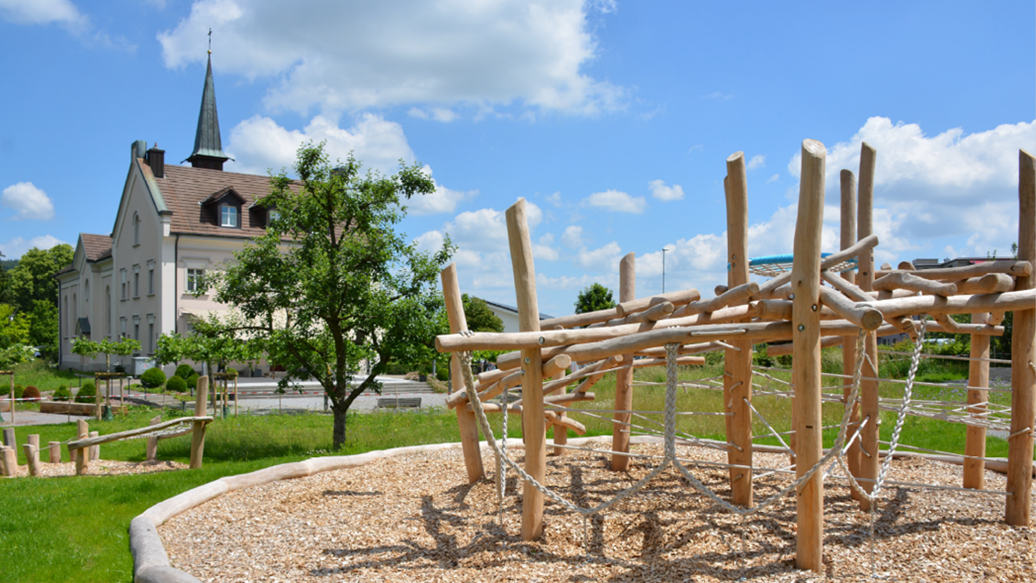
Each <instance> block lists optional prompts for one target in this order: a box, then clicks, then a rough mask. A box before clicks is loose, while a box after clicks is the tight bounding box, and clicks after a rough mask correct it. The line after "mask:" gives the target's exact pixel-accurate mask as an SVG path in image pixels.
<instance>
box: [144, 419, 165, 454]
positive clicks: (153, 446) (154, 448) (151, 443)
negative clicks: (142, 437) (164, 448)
mask: <svg viewBox="0 0 1036 583" xmlns="http://www.w3.org/2000/svg"><path fill="white" fill-rule="evenodd" d="M161 422H162V416H161V415H156V416H155V417H152V418H151V422H150V423H148V425H158V424H159V423H161ZM157 457H158V436H157V435H152V436H151V437H148V438H147V450H146V452H145V454H144V459H145V460H147V461H149V462H153V461H155V458H157Z"/></svg>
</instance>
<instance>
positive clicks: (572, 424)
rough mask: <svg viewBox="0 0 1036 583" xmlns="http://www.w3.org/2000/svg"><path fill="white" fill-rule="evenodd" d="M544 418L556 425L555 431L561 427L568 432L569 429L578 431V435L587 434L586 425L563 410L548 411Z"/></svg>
mask: <svg viewBox="0 0 1036 583" xmlns="http://www.w3.org/2000/svg"><path fill="white" fill-rule="evenodd" d="M544 419H546V420H547V422H549V423H550V424H551V425H553V426H554V431H558V430H559V429H560V430H561V431H564V432H565V433H566V434H567V433H568V430H569V429H571V430H572V431H574V432H575V433H576V435H586V426H585V425H583V424H582V423H580V422H578V421H576V420H575V419H572V418H570V417H567V416H565V413H564V412H563V411H556V412H555V411H547V412H546V414H545V415H544ZM566 442H567V439H566ZM558 449H560V448H558Z"/></svg>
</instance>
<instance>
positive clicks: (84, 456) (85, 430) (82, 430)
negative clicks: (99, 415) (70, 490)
mask: <svg viewBox="0 0 1036 583" xmlns="http://www.w3.org/2000/svg"><path fill="white" fill-rule="evenodd" d="M89 435H90V428H89V426H88V425H87V424H86V421H84V420H82V419H80V420H79V421H76V436H77V437H78V438H79V439H86V438H87V437H89ZM73 453H74V454H75V462H76V475H77V476H82V475H83V473H84V472H86V469H87V467H88V465H89V462H90V453H89V452H88V451H86V450H83V451H79V450H77V449H75V448H73V447H72V444H71V443H70V444H69V447H68V454H69V455H73Z"/></svg>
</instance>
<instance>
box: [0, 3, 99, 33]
mask: <svg viewBox="0 0 1036 583" xmlns="http://www.w3.org/2000/svg"><path fill="white" fill-rule="evenodd" d="M0 16H3V18H4V20H6V21H8V22H11V23H13V24H51V23H59V24H63V25H66V26H71V27H81V26H85V25H86V23H87V18H86V17H85V16H83V15H82V14H81V13H80V12H79V9H78V8H76V6H75V4H72V2H70V1H69V0H0Z"/></svg>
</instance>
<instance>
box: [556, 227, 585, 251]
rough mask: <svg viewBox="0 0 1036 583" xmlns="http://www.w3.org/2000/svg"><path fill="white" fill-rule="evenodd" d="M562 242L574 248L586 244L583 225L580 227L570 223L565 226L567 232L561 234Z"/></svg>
mask: <svg viewBox="0 0 1036 583" xmlns="http://www.w3.org/2000/svg"><path fill="white" fill-rule="evenodd" d="M561 242H562V243H564V244H565V245H567V246H569V247H572V248H573V249H575V248H577V247H582V246H583V245H584V241H583V227H580V226H579V225H569V226H567V227H565V233H564V234H563V235H561Z"/></svg>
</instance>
